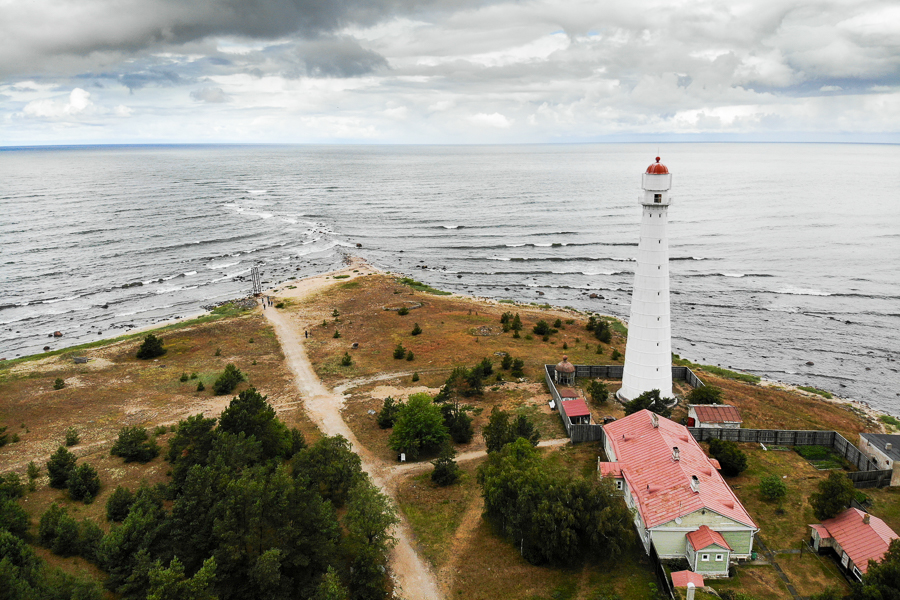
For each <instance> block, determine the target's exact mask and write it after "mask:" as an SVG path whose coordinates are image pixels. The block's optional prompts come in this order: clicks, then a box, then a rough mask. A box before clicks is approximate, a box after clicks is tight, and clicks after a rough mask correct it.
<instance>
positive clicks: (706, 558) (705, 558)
mask: <svg viewBox="0 0 900 600" xmlns="http://www.w3.org/2000/svg"><path fill="white" fill-rule="evenodd" d="M700 560H701V561H702V562H709V554H701V555H700Z"/></svg>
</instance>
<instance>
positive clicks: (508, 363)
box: [500, 354, 513, 371]
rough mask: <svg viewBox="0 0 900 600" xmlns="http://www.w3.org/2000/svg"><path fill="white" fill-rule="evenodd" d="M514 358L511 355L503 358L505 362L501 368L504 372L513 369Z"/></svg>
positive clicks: (501, 364)
mask: <svg viewBox="0 0 900 600" xmlns="http://www.w3.org/2000/svg"><path fill="white" fill-rule="evenodd" d="M512 364H513V357H512V356H510V355H509V354H507V355H505V356H504V357H503V360H501V361H500V368H501V369H503V370H504V371H509V370H510V369H511V368H512Z"/></svg>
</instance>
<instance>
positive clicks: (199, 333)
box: [0, 312, 319, 577]
mask: <svg viewBox="0 0 900 600" xmlns="http://www.w3.org/2000/svg"><path fill="white" fill-rule="evenodd" d="M161 337H162V338H163V340H164V343H165V346H166V348H167V349H168V352H167V353H166V354H165V355H164V356H163V357H161V358H159V359H157V360H152V361H140V360H137V359H136V358H134V354H135V352H136V351H137V347H138V345H139V343H140V341H141V339H142V338H131V339H128V340H124V341H117V342H112V343H110V344H108V345H106V346H97V347H93V348H90V349H85V350H80V351H78V352H77V355H78V356H88V357H90V358H91V359H92V360H91V362H89V363H87V364H83V365H76V364H74V363H73V362H72V360H71V355H69V354H60V355H57V356H52V357H50V358H45V359H39V360H30V361H20V362H18V363H15V364H12V365H9V366H6V365H4V367H5V368H4V370H2V371H0V398H2V404H0V422H3V423H4V424H9V425H11V427H10V431H12V432H15V433H18V434H19V436H20V438H21V441H20V442H18V443H15V444H9V445H7V446H5V447H3V448H0V473H2V472H8V471H18V472H19V473H24V471H25V467H26V465H27V464H28V462H29V461H34V462H35V463H36V464H37V465H38V466H39V467H41V471H42V477H41V478H39V479H38V480H37V483H38V486H37V490H36V491H34V492H30V493H27V494H26V495H25V497H24V498H23V499H22V500H21V505H22V506H23V507H24V508H25V510H26V511H27V512H28V513H29V515H30V517H31V520H32V523H33V525H34V526H35V527H36V524H37V521H38V519H39V517H40V515H41V514H42V513H43V512H44V511H45V510H46V509H47V508H48V507H49V506H50V505H51V504H52V503H54V502H56V503H58V504H61V505H64V506H67V507H69V512H70V514H71V515H72V516H73V517H74V518H76V519H78V520H80V519H91V520H94V521H95V522H97V523H98V524H99V525H100V526H101V527H102V528H103V529H104V530H108V529H109V526H108V523H107V522H106V518H105V515H106V510H105V505H106V500H107V498H108V497H109V495H110V494H111V493H112V492H113V490H114V489H115V488H116V486H118V485H123V486H125V487H128V488H130V489H136V488H137V487H138V486H139V485H141V483H142V482H144V483H146V484H148V485H151V486H152V485H155V484H156V483H159V482H164V481H166V480H167V475H166V473H167V472H168V470H169V468H168V464H167V463H166V462H165V461H164V460H163V459H162V457H161V456H160V457H157V458H156V459H154V460H153V461H151V462H150V463H148V464H146V465H142V464H139V463H129V464H125V463H124V462H123V460H122V459H121V458H118V457H113V456H110V454H109V448H110V446H111V445H112V443H113V442H114V441H115V439H116V437H117V435H118V431H119V429H121V428H122V427H123V426H126V425H141V426H145V427H147V428H148V430H150V431H151V432H152V431H153V430H154V428H155V427H156V426H158V425H161V424H175V423H177V422H178V420H180V419H182V418H184V417H187V416H189V415H191V414H196V413H199V412H203V413H205V414H207V415H209V416H215V415H218V414H219V412H221V410H222V409H223V408H224V407H226V406H227V405H228V402H229V401H230V400H231V398H232V395H228V396H218V397H216V396H213V393H212V383H213V381H214V380H215V378H216V377H217V375H218V373H220V372H221V371H222V369H224V367H225V365H226V364H228V363H234V364H235V365H237V366H238V368H240V369H241V370H242V371H243V372H244V373H245V374H246V375H247V377H248V380H249V381H248V382H246V383H242V384H241V385H240V386H239V387H238V389H237V390H236V391H235V393H237V392H238V391H240V390H242V389H245V388H246V387H248V386H249V385H254V386H255V387H257V389H259V390H260V392H261V393H263V394H266V395H268V398H269V401H270V402H271V403H272V404H273V405H274V406H275V408H276V410H277V411H278V414H279V417H280V418H281V419H283V420H284V421H285V422H286V423H287V424H288V425H289V426H292V427H298V428H299V429H301V430H302V431H303V433H304V435H305V436H306V437H307V439H308V440H309V441H314V440H315V439H317V438H318V436H319V433H318V430H317V429H316V428H315V426H314V425H313V424H312V422H311V421H310V420H309V419H308V417H307V416H306V413H305V412H304V411H303V410H302V407H300V405H299V404H297V403H298V402H299V401H300V400H301V399H300V398H299V396H298V394H297V393H296V390H295V387H294V385H293V380H292V376H291V375H290V373H289V372H288V371H287V370H286V368H285V365H284V356H283V354H282V352H281V348H280V346H279V345H278V342H277V340H276V339H275V336H274V333H273V331H272V329H271V328H270V327H269V326H268V324H267V323H266V322H265V320H264V319H263V318H262V316H261V315H260V314H259V313H257V312H253V313H249V314H246V315H244V316H239V317H233V318H229V319H225V320H219V321H215V322H206V323H194V324H185V325H182V326H179V327H175V328H170V329H168V330H167V331H166V332H165V333H163V334H162V335H161ZM251 338H252V339H253V343H250V342H249V340H250V339H251ZM217 348H219V349H221V355H220V356H215V353H216V349H217ZM254 362H255V364H254ZM193 372H196V373H197V374H198V376H199V379H200V380H202V381H203V382H204V384H205V385H206V388H207V389H206V391H204V392H197V391H196V387H197V380H188V381H187V382H180V381H179V378H180V376H181V374H182V373H187V374H188V375H190V374H191V373H193ZM57 377H59V378H62V379H64V380H65V381H66V387H65V388H63V389H62V390H54V389H53V382H54V380H55V379H56V378H57ZM70 426H74V427H75V428H76V429H77V430H78V433H79V435H80V437H81V442H80V443H79V444H78V445H77V446H73V447H72V448H70V450H72V451H73V452H74V453H75V454H76V455H78V457H79V459H78V460H79V463H81V462H87V463H90V464H91V465H93V466H94V467H95V468H96V469H97V471H98V473H99V475H100V480H101V483H102V488H101V491H100V494H99V496H98V497H97V498H96V499H95V500H94V502H93V503H92V504H87V505H86V504H83V503H80V502H72V501H70V500H69V498H68V494H67V492H66V491H65V490H55V489H52V488H50V487H49V483H48V479H47V477H46V466H45V465H46V461H47V459H48V458H49V455H50V454H51V453H52V452H53V451H54V450H55V449H56V448H58V447H59V446H60V445H61V444H62V442H63V439H64V433H65V430H66V428H68V427H70ZM171 435H172V434H171V433H167V434H164V435H160V436H159V437H158V438H157V441H158V442H159V443H160V446H161V447H162V449H163V452H165V447H166V443H165V442H166V440H167V439H168V438H169V437H171ZM37 550H38V551H39V553H40V554H41V556H43V557H45V558H47V560H48V562H49V563H50V564H52V565H55V566H60V567H61V568H63V569H65V570H67V571H70V572H79V571H84V570H86V571H87V572H89V573H91V574H92V575H93V576H96V577H100V576H101V573H100V572H99V571H98V570H96V569H95V568H94V567H92V566H91V565H89V564H88V563H86V562H85V561H83V560H81V559H78V558H65V559H64V558H60V557H56V556H53V555H52V554H51V553H49V552H46V551H45V550H43V549H40V548H38V549H37Z"/></svg>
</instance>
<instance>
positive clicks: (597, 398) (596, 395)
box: [587, 379, 609, 404]
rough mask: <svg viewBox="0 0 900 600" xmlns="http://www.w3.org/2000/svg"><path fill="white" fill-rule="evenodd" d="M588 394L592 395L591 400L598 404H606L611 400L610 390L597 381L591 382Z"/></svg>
mask: <svg viewBox="0 0 900 600" xmlns="http://www.w3.org/2000/svg"><path fill="white" fill-rule="evenodd" d="M587 392H588V394H590V395H591V400H592V401H594V402H596V403H599V404H606V401H607V400H609V388H607V387H606V384H605V383H603V382H602V381H599V380H597V379H594V380H593V381H591V383H590V384H589V385H588V388H587Z"/></svg>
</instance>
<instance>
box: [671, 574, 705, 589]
mask: <svg viewBox="0 0 900 600" xmlns="http://www.w3.org/2000/svg"><path fill="white" fill-rule="evenodd" d="M689 583H693V584H694V587H695V588H702V587H704V586H705V585H706V582H705V581H703V575H701V574H700V573H694V572H693V571H675V572H674V573H672V586H673V587H683V588H686V587H687V586H688V584H689Z"/></svg>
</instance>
